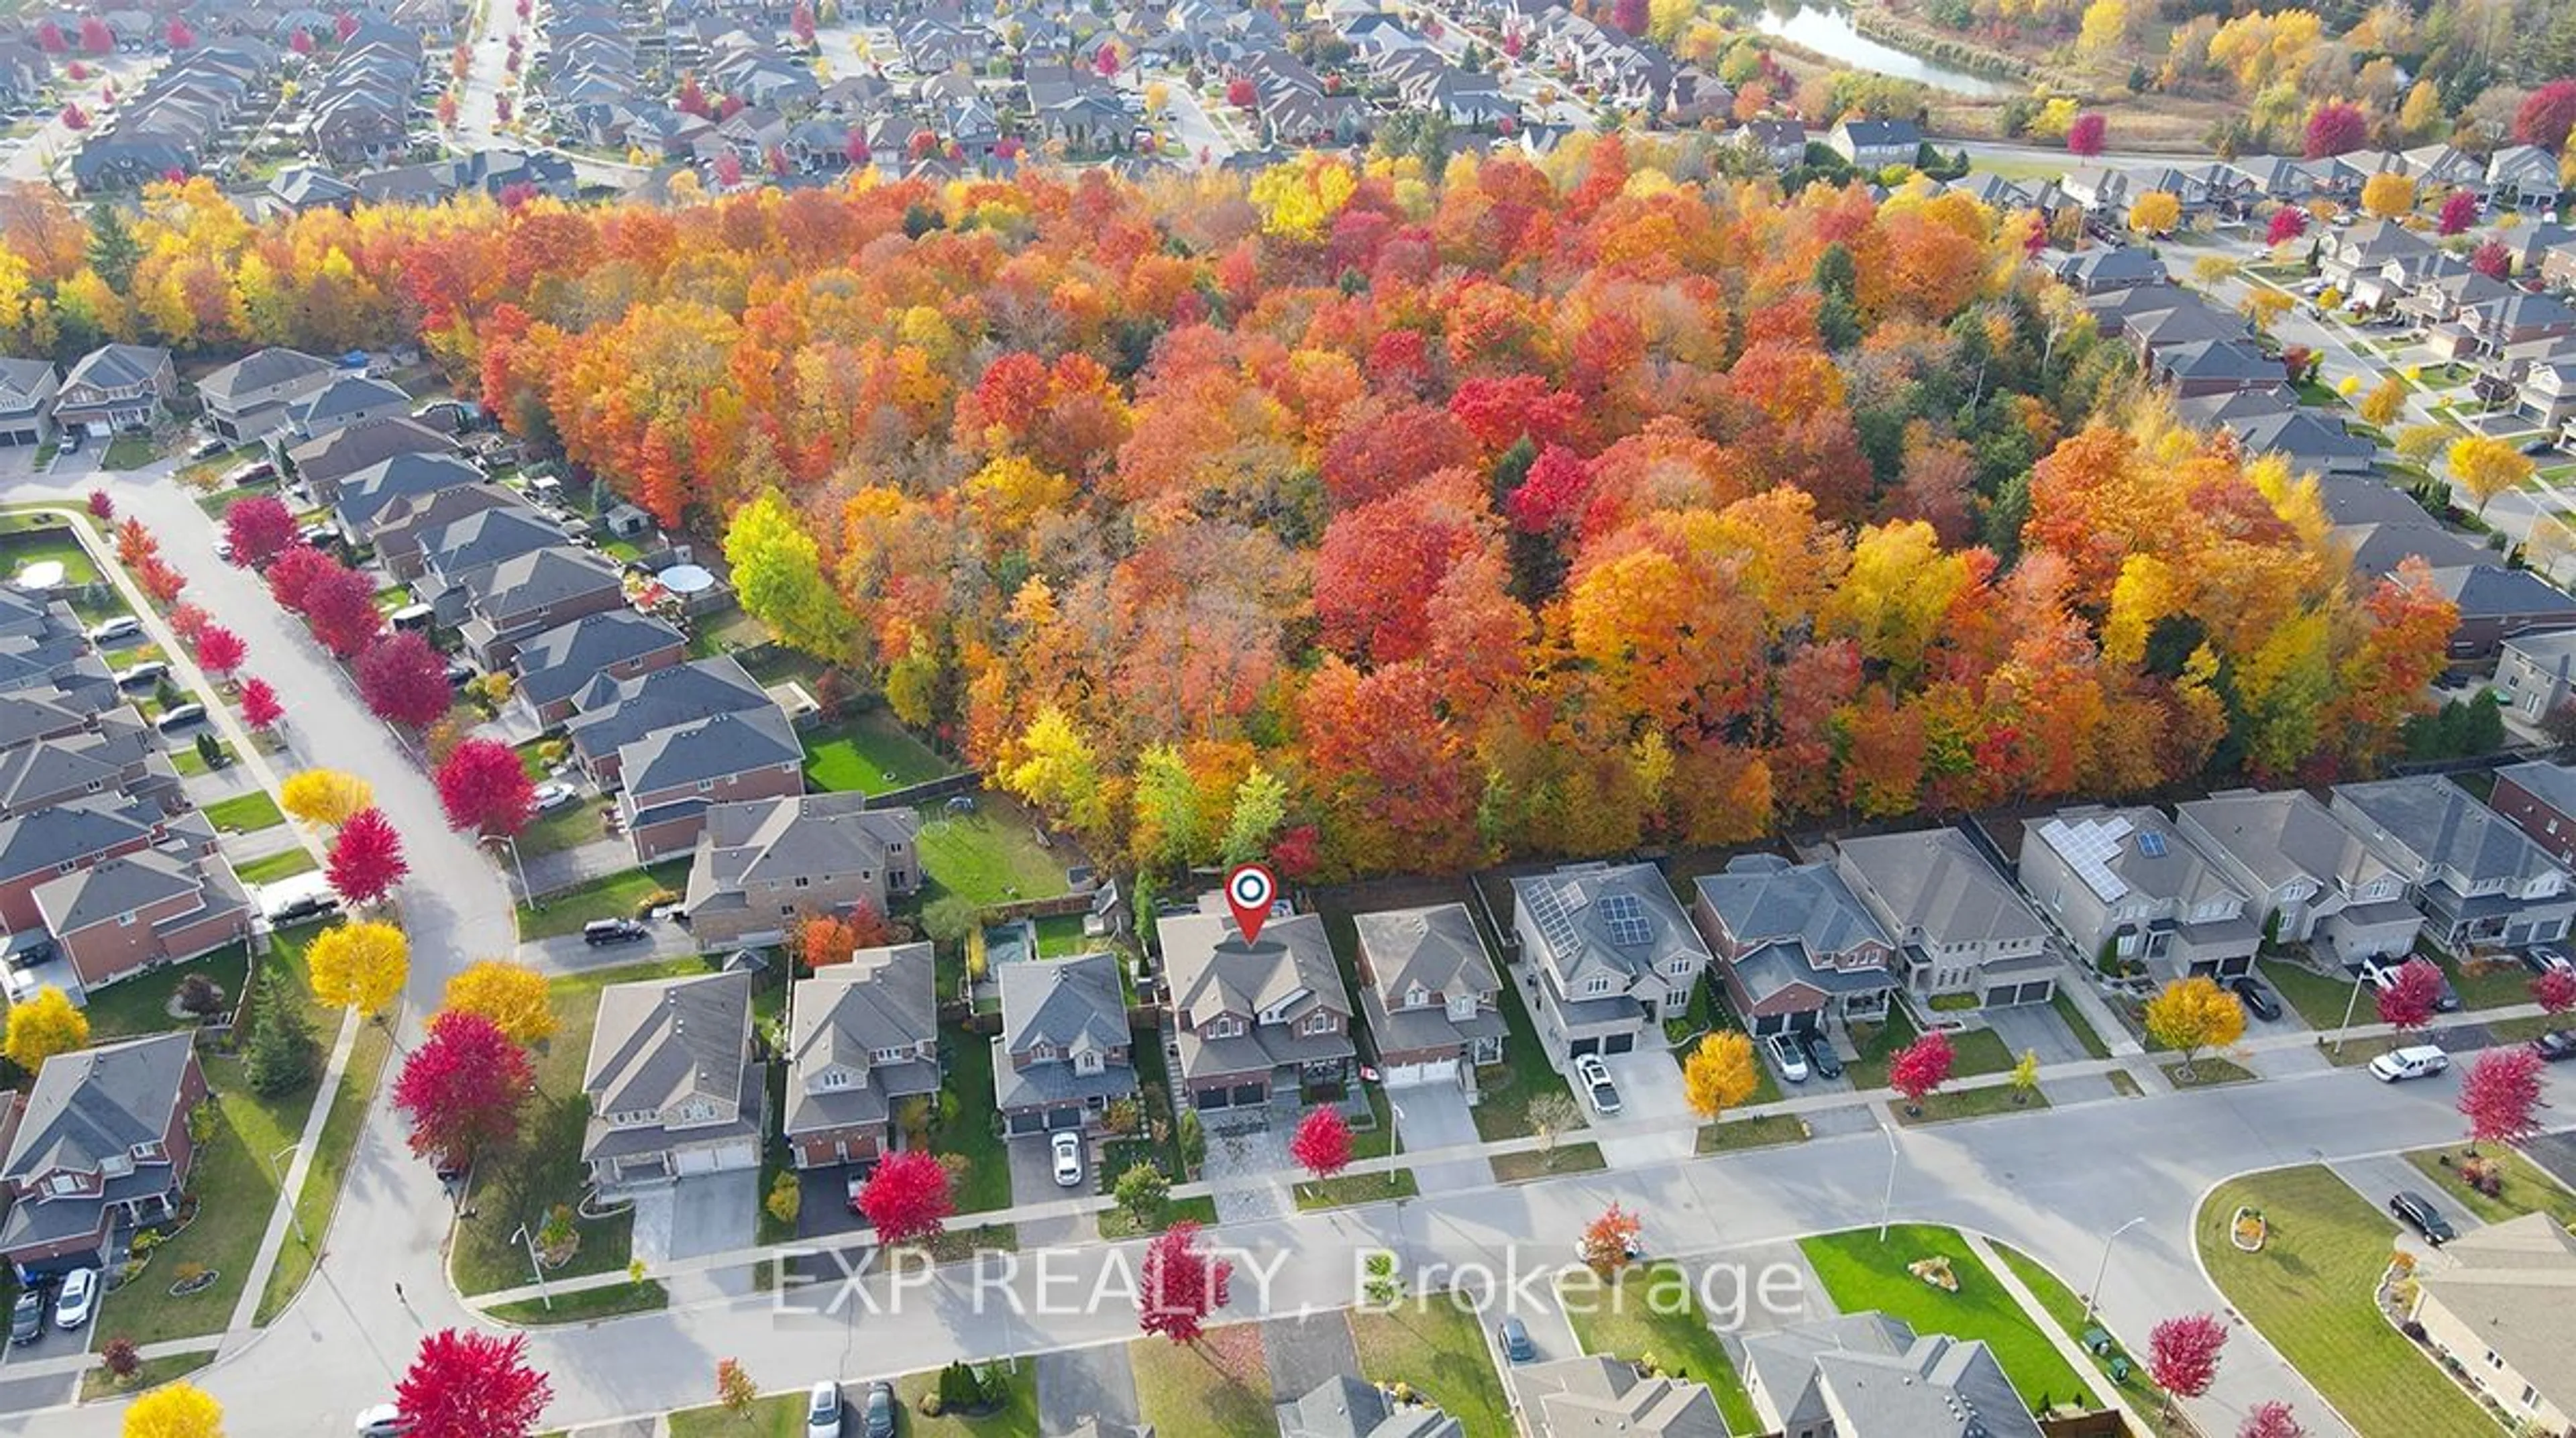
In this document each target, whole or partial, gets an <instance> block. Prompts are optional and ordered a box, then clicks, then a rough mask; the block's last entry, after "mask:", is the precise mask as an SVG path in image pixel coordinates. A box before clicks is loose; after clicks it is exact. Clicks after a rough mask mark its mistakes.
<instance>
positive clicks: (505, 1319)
mask: <svg viewBox="0 0 2576 1438" xmlns="http://www.w3.org/2000/svg"><path fill="white" fill-rule="evenodd" d="M670 1306H671V1292H670V1290H669V1289H666V1288H664V1287H663V1286H662V1285H661V1283H660V1282H658V1281H657V1280H654V1279H650V1278H648V1279H645V1280H644V1281H643V1282H642V1283H612V1284H610V1285H608V1286H607V1287H605V1288H584V1289H579V1290H577V1291H575V1292H572V1293H565V1294H560V1295H557V1296H556V1298H555V1300H554V1303H553V1305H552V1306H551V1307H549V1306H548V1305H547V1303H546V1300H544V1299H542V1298H523V1299H520V1300H519V1301H518V1302H516V1303H495V1304H493V1305H492V1306H491V1307H489V1308H487V1309H484V1310H483V1314H484V1316H485V1317H487V1318H490V1319H492V1320H494V1321H495V1322H500V1323H516V1324H519V1325H521V1326H522V1327H527V1328H542V1327H544V1326H546V1325H548V1324H553V1323H596V1322H598V1321H599V1320H600V1319H603V1318H621V1317H624V1316H625V1315H627V1314H629V1313H657V1312H659V1311H661V1310H662V1309H665V1308H668V1307H670Z"/></svg>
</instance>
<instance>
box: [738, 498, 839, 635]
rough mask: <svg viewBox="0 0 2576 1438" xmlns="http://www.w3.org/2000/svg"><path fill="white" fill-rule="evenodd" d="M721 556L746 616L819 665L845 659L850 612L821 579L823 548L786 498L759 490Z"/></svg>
mask: <svg viewBox="0 0 2576 1438" xmlns="http://www.w3.org/2000/svg"><path fill="white" fill-rule="evenodd" d="M724 552H725V562H726V563H727V564H729V565H731V566H733V581H734V587H735V591H736V593H737V594H738V596H739V597H740V600H741V603H742V609H743V612H744V613H745V614H748V615H750V616H751V617H752V618H754V619H757V620H759V621H760V622H761V623H763V624H766V625H768V626H769V630H770V632H771V633H773V634H775V635H777V636H778V638H779V641H780V642H781V643H784V644H789V645H792V646H794V647H795V648H798V649H801V650H804V651H805V652H806V653H808V654H811V655H813V656H815V657H816V658H818V659H826V660H832V661H835V662H838V661H840V660H844V659H847V658H848V657H849V645H850V640H851V637H852V635H853V633H854V632H855V626H854V625H853V623H852V621H851V617H850V611H849V606H847V605H845V604H843V603H842V602H841V596H840V595H839V594H838V593H837V592H836V591H834V589H833V588H832V584H831V581H830V580H828V579H826V578H825V577H824V575H823V551H822V547H821V546H820V545H818V544H816V543H815V542H814V536H813V535H812V534H810V533H807V532H806V528H805V521H804V520H803V519H802V518H801V517H799V516H798V514H797V513H796V509H795V506H793V505H791V504H789V503H788V502H787V497H786V496H785V495H782V494H780V493H779V492H778V491H777V490H775V489H765V490H762V491H761V493H760V497H759V498H757V499H755V500H753V501H752V502H751V503H750V504H748V505H745V506H744V507H743V508H742V509H741V510H740V511H739V512H737V513H736V514H735V515H734V519H733V525H732V527H731V528H729V529H727V530H726V531H725V541H724Z"/></svg>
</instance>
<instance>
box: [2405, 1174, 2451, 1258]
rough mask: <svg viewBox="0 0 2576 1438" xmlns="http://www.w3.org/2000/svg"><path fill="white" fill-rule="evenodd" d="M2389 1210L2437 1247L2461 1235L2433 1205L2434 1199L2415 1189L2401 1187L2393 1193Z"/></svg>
mask: <svg viewBox="0 0 2576 1438" xmlns="http://www.w3.org/2000/svg"><path fill="white" fill-rule="evenodd" d="M2388 1211H2389V1212H2390V1213H2393V1214H2395V1215H2397V1221H2398V1222H2400V1223H2402V1224H2405V1225H2406V1226H2407V1227H2408V1228H2411V1229H2413V1230H2415V1231H2416V1232H2417V1233H2420V1234H2422V1235H2424V1241H2425V1242H2426V1243H2429V1244H2431V1245H2433V1246H2434V1247H2435V1248H2439V1247H2441V1246H2442V1245H2443V1244H2446V1243H2448V1242H2450V1241H2451V1240H2452V1239H2455V1238H2457V1237H2459V1236H2460V1235H2459V1234H2457V1233H2455V1232H2453V1231H2452V1229H2451V1221H2450V1220H2449V1219H2447V1218H2444V1217H2443V1216H2442V1210H2440V1209H2438V1208H2435V1207H2434V1206H2433V1200H2431V1199H2429V1198H2426V1197H2425V1196H2424V1195H2422V1194H2420V1193H2417V1192H2415V1191H2414V1190H2413V1189H2400V1190H2398V1191H2397V1193H2395V1194H2394V1195H2392V1196H2391V1197H2390V1198H2389V1200H2388Z"/></svg>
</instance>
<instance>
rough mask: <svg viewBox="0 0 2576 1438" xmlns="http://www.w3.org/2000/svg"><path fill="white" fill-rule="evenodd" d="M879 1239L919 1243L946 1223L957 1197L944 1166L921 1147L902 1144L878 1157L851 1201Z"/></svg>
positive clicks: (884, 1242) (953, 1211)
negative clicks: (872, 1169)
mask: <svg viewBox="0 0 2576 1438" xmlns="http://www.w3.org/2000/svg"><path fill="white" fill-rule="evenodd" d="M853 1206H854V1207H855V1208H857V1209H858V1211H859V1214H860V1216H861V1217H863V1218H865V1219H866V1220H867V1221H868V1225H869V1226H870V1227H872V1228H874V1229H875V1230H876V1231H877V1242H879V1243H882V1244H898V1243H918V1242H920V1241H921V1240H923V1239H925V1238H932V1237H936V1236H937V1235H938V1233H939V1231H940V1229H942V1228H944V1227H946V1226H947V1223H948V1216H949V1215H950V1214H952V1213H955V1212H956V1211H957V1202H956V1199H955V1198H954V1197H952V1196H951V1195H950V1194H949V1192H948V1170H947V1168H946V1167H945V1166H943V1165H942V1164H941V1163H940V1162H939V1157H938V1155H936V1154H934V1153H932V1152H931V1151H930V1150H928V1149H926V1148H907V1149H905V1150H903V1151H902V1152H900V1153H892V1154H888V1155H886V1157H885V1158H884V1159H882V1160H880V1161H879V1162H878V1164H877V1169H876V1172H874V1173H872V1174H869V1175H868V1181H867V1183H866V1184H864V1185H862V1186H861V1187H860V1189H859V1196H858V1198H856V1199H855V1200H853Z"/></svg>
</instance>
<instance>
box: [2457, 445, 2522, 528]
mask: <svg viewBox="0 0 2576 1438" xmlns="http://www.w3.org/2000/svg"><path fill="white" fill-rule="evenodd" d="M2444 458H2446V459H2448V460H2449V461H2450V463H2451V478H2452V479H2454V480H2456V481H2458V482H2459V486H2460V488H2462V489H2465V490H2467V491H2468V492H2469V498H2471V499H2474V500H2476V501H2477V502H2478V513H2480V514H2484V513H2486V512H2487V501H2489V500H2491V499H2494V498H2495V497H2496V496H2497V495H2499V494H2502V493H2504V492H2505V491H2506V490H2508V489H2511V488H2513V487H2514V486H2516V485H2518V484H2520V483H2522V482H2523V481H2524V480H2526V479H2529V478H2531V456H2529V455H2527V454H2524V453H2523V452H2522V451H2521V450H2518V449H2516V448H2514V447H2513V446H2512V445H2510V444H2507V443H2505V442H2504V441H2503V440H2500V439H2494V438H2490V437H2489V436H2487V435H2483V434H2473V435H2470V436H2469V437H2467V438H2466V439H2455V440H2453V441H2451V449H2450V452H2449V453H2448V454H2447V455H2445V456H2444Z"/></svg>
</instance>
